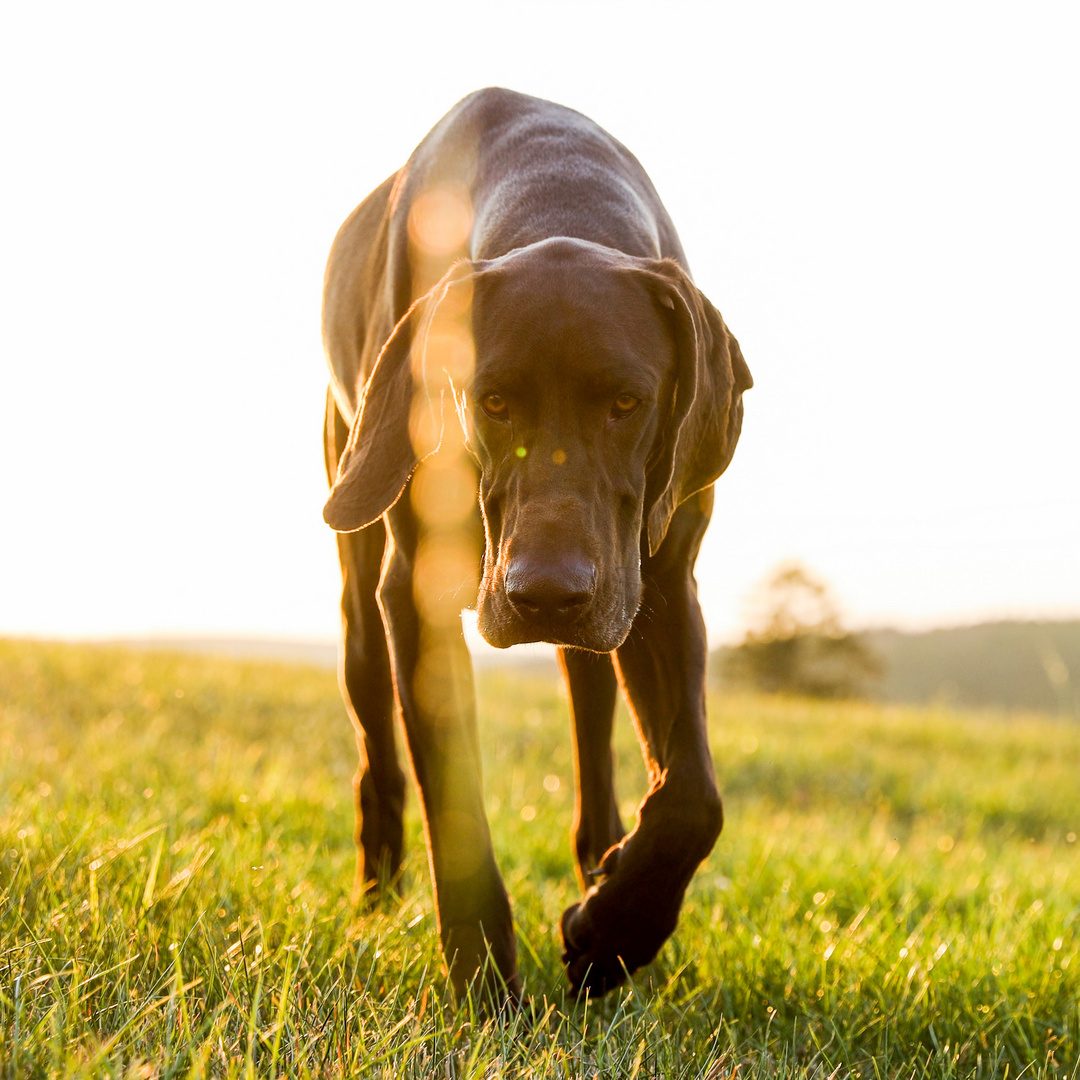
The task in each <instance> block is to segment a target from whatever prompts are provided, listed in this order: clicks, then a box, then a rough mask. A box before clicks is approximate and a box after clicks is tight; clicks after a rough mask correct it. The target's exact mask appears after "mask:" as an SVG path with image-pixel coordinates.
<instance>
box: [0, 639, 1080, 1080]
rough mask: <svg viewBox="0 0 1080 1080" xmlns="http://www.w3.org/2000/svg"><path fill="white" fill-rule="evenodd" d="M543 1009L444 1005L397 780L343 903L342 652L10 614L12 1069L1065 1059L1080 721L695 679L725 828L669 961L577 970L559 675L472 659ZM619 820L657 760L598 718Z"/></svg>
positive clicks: (592, 1068) (5, 962) (534, 1073)
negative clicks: (572, 984) (221, 642)
mask: <svg viewBox="0 0 1080 1080" xmlns="http://www.w3.org/2000/svg"><path fill="white" fill-rule="evenodd" d="M478 682H479V686H478V689H479V694H480V700H481V732H482V737H483V742H484V746H485V750H486V754H487V759H486V792H487V799H488V804H489V811H490V816H491V823H492V830H493V833H494V836H495V844H496V852H497V854H498V856H499V858H500V861H501V866H502V869H503V872H504V875H505V878H506V882H507V886H508V888H509V891H510V894H511V897H512V899H513V901H514V904H515V916H516V920H517V931H518V940H519V952H520V957H521V964H522V970H523V976H524V982H525V987H526V991H527V993H528V994H529V995H530V998H531V1000H532V1003H533V1008H532V1010H531V1012H529V1013H527V1014H526V1013H522V1014H515V1015H508V1016H507V1015H499V1014H495V1015H491V1014H490V1013H489V1012H488V1011H486V1010H485V1009H484V1008H482V1007H481V1006H480V1005H478V1004H475V1003H473V1002H466V1003H464V1004H462V1005H460V1006H454V1005H453V1004H452V1002H451V1001H450V998H449V994H448V990H447V986H446V982H445V978H444V975H443V972H442V969H441V964H440V959H439V955H438V950H437V941H436V934H435V927H434V916H433V913H432V903H431V895H430V888H429V884H428V878H427V865H426V859H425V857H424V853H423V846H422V842H421V837H420V831H419V822H418V815H417V812H416V802H415V798H412V796H411V795H410V799H411V801H410V806H409V828H410V840H411V846H410V855H409V860H408V863H407V867H406V881H405V886H404V888H403V890H402V895H401V896H400V898H395V899H392V900H388V901H386V902H384V903H383V904H382V905H381V906H380V907H379V908H378V909H376V910H373V911H369V912H357V911H356V910H354V909H353V908H352V907H351V905H350V902H349V888H350V884H351V876H352V869H353V848H352V840H351V833H352V810H351V802H350V799H351V788H350V777H351V774H352V772H353V769H354V767H355V749H354V744H353V739H352V732H351V729H350V727H349V724H348V722H347V720H346V717H345V713H344V710H343V708H342V706H341V703H340V700H339V698H338V694H337V687H336V683H335V679H334V676H333V674H332V673H330V672H327V671H325V670H322V669H318V668H315V667H304V666H298V665H287V664H274V663H262V662H260V663H254V662H241V661H235V660H216V659H206V658H198V657H192V656H182V655H178V654H172V655H170V654H165V653H140V652H133V651H124V650H120V649H111V648H104V647H91V646H70V645H53V644H42V643H29V642H19V641H0V1077H3V1078H9V1077H10V1078H14V1077H19V1078H22V1077H52V1076H57V1077H102V1076H116V1077H138V1078H142V1080H146V1078H155V1077H174V1076H184V1077H187V1076H191V1077H198V1076H223V1077H248V1076H302V1077H305V1076H313V1077H314V1076H317V1077H324V1076H364V1077H367V1076H371V1077H382V1076H385V1077H395V1078H397V1077H423V1078H427V1077H446V1078H463V1077H484V1078H494V1077H538V1078H539V1077H545V1078H546V1077H567V1078H569V1077H575V1078H578V1077H599V1078H608V1077H611V1078H627V1080H629V1078H632V1077H665V1078H666V1077H672V1078H682V1077H686V1078H691V1077H693V1078H699V1080H734V1078H735V1077H739V1078H740V1080H748V1078H754V1077H820V1078H822V1080H825V1078H836V1077H847V1076H856V1077H864V1078H870V1077H875V1078H878V1077H881V1078H884V1077H890V1078H892V1077H895V1078H898V1080H899V1078H904V1080H906V1078H909V1077H915V1078H917V1077H1002V1078H1004V1077H1008V1078H1010V1080H1011V1078H1014V1077H1018V1076H1020V1075H1023V1076H1025V1077H1076V1076H1078V1075H1080V1063H1078V1054H1080V842H1078V840H1077V834H1078V832H1080V783H1078V778H1080V725H1077V724H1076V723H1075V722H1070V721H1067V720H1063V719H1057V720H1054V719H1050V718H1045V717H1040V716H1037V715H1033V714H1026V715H1025V714H1014V715H1004V714H1001V713H992V712H978V713H976V712H967V713H963V712H958V711H950V710H946V709H938V708H932V707H920V708H904V707H899V706H883V705H870V704H860V703H814V702H810V701H804V700H798V699H780V698H766V697H755V696H729V697H719V696H718V697H715V698H714V699H713V700H712V701H711V702H710V716H711V725H712V745H713V749H714V753H715V757H716V761H717V769H718V773H719V776H720V780H721V787H722V790H723V792H724V796H725V807H726V817H727V824H726V826H725V830H724V833H723V835H722V837H721V839H720V841H719V843H718V845H717V847H716V849H715V850H714V852H713V854H712V855H711V857H710V858H709V859H708V861H707V862H706V863H705V865H704V866H703V867H702V869H701V871H700V872H699V874H698V875H697V877H696V878H695V880H694V883H693V884H692V886H691V889H690V891H689V893H688V896H687V902H686V905H685V908H684V911H683V916H682V920H681V922H680V925H679V929H678V930H677V932H676V934H675V936H674V938H673V939H672V940H671V941H670V942H669V943H668V944H667V945H666V946H665V948H664V949H663V951H662V953H661V954H660V957H659V958H658V959H657V960H656V961H655V962H654V963H653V964H652V965H650V966H649V967H648V968H646V969H645V970H643V971H641V972H639V973H638V974H637V975H636V976H635V977H634V979H633V981H632V984H631V985H629V986H627V987H626V988H624V989H623V990H621V991H618V992H615V993H612V994H611V995H609V996H607V997H605V998H602V999H600V1000H595V1001H583V1002H578V1001H574V1000H572V999H571V998H569V997H568V996H567V995H566V994H565V992H564V981H563V976H562V971H561V965H560V960H559V953H560V947H559V942H558V934H557V927H558V918H559V915H560V913H561V912H562V910H563V908H564V907H565V906H566V905H567V904H568V903H570V902H571V901H572V900H573V899H575V898H576V891H577V890H576V885H575V883H574V878H573V873H572V864H571V858H570V847H569V841H568V830H569V825H570V815H571V808H572V805H573V790H572V767H571V757H570V737H569V731H568V721H567V716H566V702H565V699H564V697H563V695H562V691H561V688H560V687H559V686H558V684H557V682H556V681H555V680H554V679H548V678H546V677H543V676H542V675H539V674H536V673H525V674H520V673H519V674H515V673H513V672H509V671H489V672H485V673H482V674H481V676H480V677H479V680H478ZM618 763H619V794H620V799H621V800H622V802H623V807H624V811H625V817H626V819H627V820H628V821H629V820H630V819H631V817H632V812H633V808H634V806H635V805H636V802H637V799H638V797H639V796H640V794H641V792H642V785H643V781H644V773H643V769H642V766H641V761H640V756H639V754H638V750H637V746H636V742H635V740H634V737H633V732H632V729H631V726H630V724H629V721H628V719H627V718H626V717H625V716H623V717H622V718H621V720H620V723H619V725H618Z"/></svg>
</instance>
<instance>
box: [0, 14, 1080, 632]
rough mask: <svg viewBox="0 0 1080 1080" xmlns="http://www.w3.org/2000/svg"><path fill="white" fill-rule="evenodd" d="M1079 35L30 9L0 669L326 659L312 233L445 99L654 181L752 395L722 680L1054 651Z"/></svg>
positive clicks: (716, 604) (400, 157)
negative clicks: (975, 636) (775, 640)
mask: <svg viewBox="0 0 1080 1080" xmlns="http://www.w3.org/2000/svg"><path fill="white" fill-rule="evenodd" d="M1077 11H1078V9H1077V8H1076V6H1075V5H1074V4H1071V3H1065V2H1062V3H1039V2H1037V0H1036V2H1034V3H1029V4H1024V5H1005V4H998V3H985V2H981V3H949V2H941V0H935V2H933V3H918V2H916V3H911V4H904V5H898V4H891V5H886V4H867V3H865V2H854V3H835V2H833V3H830V2H825V3H821V4H805V3H794V2H793V3H768V2H753V3H752V2H750V0H744V2H741V3H738V4H727V3H721V2H708V3H705V2H702V3H689V2H685V0H683V2H680V0H668V2H667V3H665V4H656V3H653V2H649V3H638V2H630V0H617V2H610V3H608V2H588V0H575V2H573V3H566V2H552V0H546V2H543V3H536V2H531V0H529V2H514V3H507V2H506V0H498V2H495V3H486V2H477V0H456V2H454V3H447V4H442V5H438V6H436V5H430V4H427V3H423V2H421V3H414V4H404V3H400V4H389V3H386V4H374V3H356V2H354V3H350V4H320V3H312V4H305V5H268V4H254V3H249V4H238V3H221V2H217V0H216V2H214V3H188V4H183V5H178V4H171V5H166V4H147V3H142V2H140V3H130V4H117V3H109V2H107V0H106V2H103V3H94V4H75V3H67V4H22V5H15V6H11V7H9V9H8V11H7V13H6V14H5V18H4V23H5V27H4V32H3V34H2V35H0V93H2V99H3V101H4V103H5V116H4V118H3V120H2V129H0V139H2V146H3V150H4V159H5V162H6V164H5V167H4V170H3V173H2V181H0V183H2V184H3V187H4V197H3V199H2V200H0V259H2V266H0V274H2V289H3V300H4V304H3V307H4V312H5V314H4V316H3V318H2V321H0V455H2V461H3V467H2V470H0V567H2V570H0V633H2V634H35V635H59V636H81V635H93V636H97V635H129V634H141V633H159V634H189V633H190V634H231V633H235V634H244V635H248V634H259V635H275V636H288V637H329V636H332V635H334V634H335V633H336V631H337V625H338V619H337V594H338V576H337V567H336V561H335V560H336V556H335V548H334V544H333V540H332V536H331V534H330V533H329V531H328V530H327V529H326V527H325V526H324V525H323V523H322V518H321V507H322V503H323V500H324V497H325V480H324V477H323V472H322V461H321V449H320V432H321V424H322V409H323V401H324V393H325V386H326V379H325V368H324V360H323V357H322V350H321V344H320V339H319V305H320V291H321V285H322V273H323V266H324V262H325V258H326V254H327V251H328V249H329V246H330V243H331V240H332V239H333V236H334V233H335V231H336V229H337V227H338V225H339V224H340V223H341V221H342V220H343V219H344V218H345V216H346V215H347V214H348V213H349V211H350V210H351V209H352V208H353V206H354V205H355V204H356V203H358V202H359V201H360V200H361V199H362V198H363V197H364V196H365V195H366V194H367V193H368V191H370V190H371V189H372V188H373V187H374V186H376V185H377V184H378V183H379V182H380V181H382V180H383V179H384V178H385V177H386V176H387V175H389V174H390V173H391V172H393V171H394V170H395V169H397V168H398V167H399V166H400V165H402V164H403V163H404V161H405V160H406V158H407V156H408V154H409V153H410V151H411V150H412V148H413V147H414V146H415V144H416V143H417V142H418V141H419V140H420V139H421V138H422V137H423V135H424V134H425V133H426V132H427V131H428V129H429V128H430V127H431V126H432V124H434V123H435V121H436V120H438V119H439V117H440V116H441V115H442V114H443V113H444V112H445V111H446V110H447V109H449V108H450V106H451V105H453V104H454V102H455V101H457V100H458V99H459V98H460V97H462V96H463V95H465V94H466V93H468V92H469V91H471V90H473V89H476V88H478V87H481V86H485V85H491V84H499V85H504V86H509V87H512V88H514V89H517V90H521V91H525V92H527V93H532V94H536V95H539V96H542V97H547V98H551V99H553V100H555V101H559V102H561V103H563V104H566V105H569V106H572V107H574V108H576V109H579V110H580V111H582V112H584V113H586V114H587V115H589V116H591V117H592V118H593V119H595V120H596V121H598V122H599V123H600V124H601V125H603V126H604V127H606V128H607V129H608V130H609V131H610V132H611V133H612V134H614V135H615V136H616V137H618V138H619V139H621V140H622V141H623V142H624V143H626V144H627V146H629V147H630V149H631V150H632V151H633V152H634V153H635V154H636V155H637V156H638V157H639V159H640V160H641V162H642V163H643V165H644V166H645V168H646V169H647V170H648V171H649V173H650V174H651V176H652V178H653V180H654V182H655V184H656V187H657V189H658V191H659V192H660V195H661V197H662V198H663V199H664V201H665V203H666V205H667V207H668V209H669V211H670V212H671V214H672V217H673V218H674V220H675V223H676V226H677V227H678V229H679V231H680V234H681V237H682V240H683V243H684V246H685V248H686V250H687V253H688V255H689V258H690V261H691V265H692V268H693V270H694V273H695V276H696V279H697V281H698V284H699V285H700V286H701V287H702V289H703V290H704V291H705V292H706V294H707V295H708V296H709V297H710V299H711V300H712V301H713V302H714V303H715V304H716V306H717V307H718V308H719V309H720V310H721V311H722V312H723V314H724V316H725V319H726V320H727V322H728V323H729V325H730V326H731V327H732V329H733V330H734V332H735V333H736V335H737V336H738V338H739V340H740V341H741V343H742V347H743V351H744V353H745V355H746V357H747V360H748V362H749V364H750V368H751V370H752V371H753V374H754V377H755V380H756V386H755V388H754V390H752V391H751V392H750V393H749V394H748V395H747V399H746V420H745V425H744V429H743V437H742V441H741V443H740V446H739V450H738V452H737V453H736V455H735V460H734V462H733V464H732V466H731V469H730V470H729V473H728V474H727V475H726V476H725V477H723V478H722V479H721V481H720V483H719V485H718V490H717V496H718V497H717V512H716V517H715V519H714V525H713V528H712V530H711V533H710V536H709V539H708V540H707V542H706V545H705V548H704V550H703V553H702V556H701V559H700V561H699V564H698V578H699V581H700V586H701V596H702V600H703V603H704V606H705V610H706V618H707V621H708V623H709V627H710V631H711V633H712V635H713V637H714V639H715V640H720V639H723V638H725V637H730V636H732V635H734V634H735V633H736V632H737V631H738V629H739V626H740V619H741V615H742V611H743V604H744V600H745V598H746V596H747V594H748V593H749V592H750V590H751V589H752V588H753V586H754V584H755V583H756V582H757V581H758V580H760V579H761V578H762V577H763V576H764V575H765V574H766V573H767V572H768V571H769V570H770V569H771V568H772V567H773V566H774V565H775V564H776V563H777V562H779V561H780V560H782V559H786V558H798V559H801V560H802V561H804V562H805V563H806V564H807V565H809V566H810V567H811V568H812V569H813V570H814V571H816V572H817V573H818V574H820V575H821V576H823V577H824V578H826V579H827V580H828V581H830V582H831V583H832V585H833V586H834V587H835V589H836V592H837V594H838V596H839V599H840V601H841V603H842V605H843V609H844V611H845V612H846V613H847V615H848V616H849V618H850V619H851V620H852V621H854V622H857V623H859V624H866V623H900V624H903V625H931V624H939V623H951V622H957V621H967V620H974V619H980V618H985V617H993V616H1003V615H1059V616H1065V615H1078V614H1080V569H1078V554H1080V483H1078V479H1077V478H1078V473H1080V469H1078V463H1080V460H1078V459H1080V454H1078V450H1077V443H1078V429H1080V404H1078V403H1080V355H1078V353H1080V350H1078V345H1077V330H1076V325H1077V322H1076V320H1077V303H1078V297H1080V273H1078V264H1077V251H1080V213H1078V204H1080V200H1078V198H1077V192H1078V191H1080V176H1078V171H1080V170H1078V167H1077V166H1078V162H1080V140H1078V139H1077V130H1078V125H1077V115H1076V105H1077V102H1080V75H1078V72H1080V66H1078V64H1077V62H1076V56H1077V49H1078V34H1077V30H1078V25H1080V15H1078V14H1077Z"/></svg>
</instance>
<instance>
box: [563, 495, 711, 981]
mask: <svg viewBox="0 0 1080 1080" xmlns="http://www.w3.org/2000/svg"><path fill="white" fill-rule="evenodd" d="M702 506H704V507H705V512H704V513H703V512H702ZM707 507H708V504H707V503H703V504H699V503H698V501H697V500H694V501H693V505H691V506H689V507H683V508H681V509H680V511H679V512H678V513H677V514H676V518H675V520H674V521H673V522H672V526H671V529H670V530H669V533H668V537H667V539H666V540H665V542H664V544H663V546H662V547H661V549H660V551H659V552H657V555H656V557H655V558H653V559H651V560H649V563H648V564H647V565H646V566H644V567H643V568H642V569H643V574H642V576H643V578H644V580H645V582H646V590H645V596H644V598H643V603H642V612H643V617H639V619H638V620H637V622H636V623H635V624H634V628H633V629H632V630H631V632H630V636H629V637H628V638H627V640H626V642H625V643H624V644H623V645H622V646H621V647H620V648H619V649H618V650H617V652H616V653H615V659H616V665H617V667H618V670H619V674H620V677H621V679H622V682H623V685H624V687H625V689H626V691H627V696H628V698H629V701H630V706H631V710H632V712H633V714H634V719H635V722H636V724H637V729H638V735H639V737H640V739H641V744H642V749H643V752H644V754H645V759H646V764H647V766H648V769H649V778H650V781H651V782H650V787H649V792H648V794H647V795H646V797H645V800H644V802H642V804H641V806H640V807H639V809H638V815H637V822H636V824H635V827H634V829H633V831H632V832H631V833H630V834H629V835H628V836H626V837H625V838H624V839H623V840H622V841H621V842H620V843H618V844H616V845H615V846H613V847H612V848H610V849H609V850H608V851H607V853H606V854H605V855H604V857H603V859H602V861H601V864H600V873H601V874H602V875H603V877H602V880H601V881H600V882H599V884H597V885H594V886H593V887H592V888H590V889H589V891H588V892H587V893H586V894H585V897H584V899H583V900H582V902H581V903H579V904H574V905H573V906H571V907H570V908H568V909H567V911H566V912H565V913H564V915H563V919H562V934H563V943H564V946H565V953H564V957H563V958H564V960H565V962H566V965H567V974H568V975H569V978H570V983H571V985H572V986H573V988H574V990H575V991H578V992H580V991H582V990H588V991H591V992H593V993H603V992H604V991H606V990H609V989H611V987H613V986H616V985H618V984H619V983H621V982H622V981H623V980H624V979H625V978H626V973H627V972H633V971H634V970H636V969H637V968H639V967H641V966H642V965H644V964H647V963H648V962H649V961H650V960H652V958H653V957H654V956H655V955H656V953H657V952H658V951H659V949H660V947H661V945H663V943H664V941H665V940H666V939H667V938H668V936H669V935H670V934H671V932H672V931H673V930H674V929H675V924H676V922H677V920H678V914H679V908H680V906H681V904H682V899H683V895H684V893H685V891H686V887H687V885H688V884H689V883H690V879H691V878H692V877H693V874H694V871H695V870H696V869H697V867H698V865H699V864H700V863H701V861H702V860H703V859H704V858H705V856H706V855H708V853H709V852H710V851H711V850H712V847H713V844H714V843H715V842H716V838H717V836H719V834H720V829H721V826H722V824H723V811H722V807H721V802H720V796H719V794H718V792H717V788H716V777H715V774H714V771H713V764H712V757H711V755H710V753H709V746H708V741H707V736H706V729H705V690H704V685H705V663H706V645H705V626H704V623H703V621H702V618H701V609H700V607H699V605H698V601H697V587H696V585H695V582H694V578H693V573H692V567H693V562H694V556H695V555H696V553H697V547H698V545H699V544H700V540H701V534H702V533H703V532H704V526H705V523H706V522H707V520H708V517H707Z"/></svg>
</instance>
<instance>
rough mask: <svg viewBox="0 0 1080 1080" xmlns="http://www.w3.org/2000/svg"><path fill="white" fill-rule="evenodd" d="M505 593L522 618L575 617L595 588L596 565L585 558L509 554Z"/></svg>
mask: <svg viewBox="0 0 1080 1080" xmlns="http://www.w3.org/2000/svg"><path fill="white" fill-rule="evenodd" d="M505 584H506V597H507V599H508V600H509V601H510V603H511V604H513V605H514V607H515V608H517V611H518V614H519V615H521V616H522V618H525V619H529V620H531V621H543V622H549V623H558V622H570V621H571V620H572V619H575V618H577V616H578V615H580V614H581V612H582V611H583V610H584V608H585V607H586V605H587V604H588V603H589V601H590V600H591V599H592V597H593V592H594V591H595V590H596V566H595V565H594V564H593V563H592V562H590V561H589V560H588V559H584V558H566V559H562V560H560V561H558V562H541V561H538V560H534V559H530V558H527V557H524V556H519V557H516V558H512V559H511V560H510V564H509V565H508V566H507V568H506V578H505Z"/></svg>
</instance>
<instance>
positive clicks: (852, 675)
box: [721, 563, 881, 698]
mask: <svg viewBox="0 0 1080 1080" xmlns="http://www.w3.org/2000/svg"><path fill="white" fill-rule="evenodd" d="M721 669H722V673H723V677H724V679H725V680H727V681H730V682H733V683H737V684H738V683H741V684H743V685H750V686H753V687H755V688H756V689H758V690H764V691H766V692H768V693H782V694H804V695H807V696H809V697H817V698H843V697H858V696H860V695H861V694H863V693H865V692H866V689H867V684H868V683H869V682H871V681H872V680H874V679H876V678H878V677H879V676H880V675H881V662H880V660H879V659H878V658H877V656H876V655H875V654H874V652H873V651H872V650H871V649H870V648H869V647H868V646H867V645H866V644H865V642H863V641H862V640H861V638H860V637H859V636H858V635H857V634H852V633H849V632H847V631H846V630H844V628H843V627H842V625H841V623H840V616H839V612H838V611H837V608H836V604H835V601H834V600H833V598H832V596H831V595H830V593H829V588H828V586H827V585H826V584H825V583H824V582H823V581H821V580H820V579H818V578H816V577H814V576H813V575H812V574H811V573H810V572H809V571H808V570H806V569H805V568H804V567H802V566H800V565H799V564H798V563H785V564H783V565H781V566H779V567H777V569H776V570H775V571H773V573H772V574H771V575H770V576H769V577H768V578H767V579H766V580H765V582H763V584H762V585H761V586H759V587H758V589H757V590H756V592H755V593H754V595H753V597H752V599H751V604H750V629H749V630H748V631H747V633H746V637H745V638H744V639H743V641H742V643H741V644H740V645H737V646H735V647H734V648H730V649H727V650H725V651H724V655H723V657H722V661H721Z"/></svg>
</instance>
